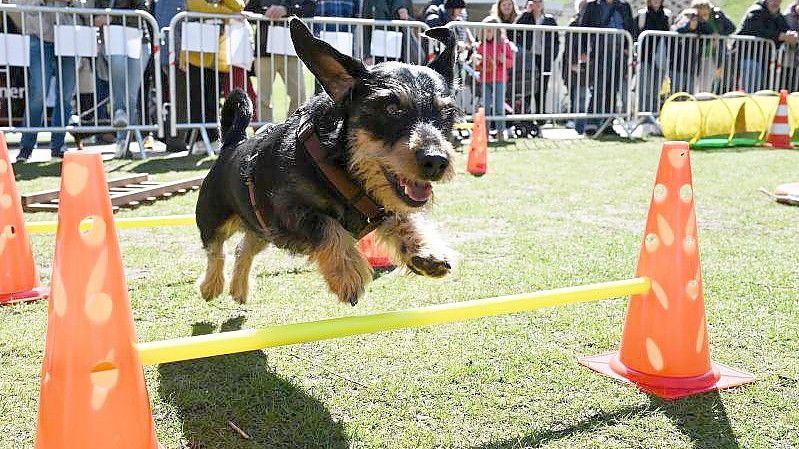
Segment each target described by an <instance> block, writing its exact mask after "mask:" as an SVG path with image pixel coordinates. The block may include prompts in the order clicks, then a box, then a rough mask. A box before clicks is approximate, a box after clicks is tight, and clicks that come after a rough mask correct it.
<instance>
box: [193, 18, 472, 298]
mask: <svg viewBox="0 0 799 449" xmlns="http://www.w3.org/2000/svg"><path fill="white" fill-rule="evenodd" d="M290 27H291V34H292V40H293V41H294V47H295V49H296V51H297V54H298V56H299V57H300V58H301V59H302V61H303V62H304V63H305V65H306V66H307V67H308V68H309V69H310V70H311V71H312V72H313V73H314V75H315V76H316V78H317V80H318V81H319V82H320V83H321V84H322V86H323V87H324V89H325V91H326V94H321V95H317V96H315V97H314V98H312V99H310V100H309V101H308V102H307V103H306V104H305V105H303V106H302V107H301V108H300V110H298V111H297V112H295V113H294V114H292V115H291V116H290V117H288V118H287V119H286V121H285V122H284V123H282V124H278V125H273V126H270V127H268V128H267V129H266V130H265V131H264V132H261V133H259V134H257V135H256V136H255V137H253V138H250V139H246V136H245V129H246V127H247V126H248V125H249V117H251V115H252V106H251V104H250V101H249V99H248V98H247V96H246V95H245V94H244V93H243V92H241V91H234V92H232V93H231V95H230V96H229V97H228V98H227V100H226V102H225V105H224V106H223V108H222V114H221V128H222V134H223V147H222V151H221V154H220V156H219V159H218V160H217V161H216V163H215V164H214V166H213V168H212V169H211V171H210V172H209V174H208V176H207V177H206V178H205V181H204V182H203V186H202V189H201V190H200V195H199V200H198V203H197V211H196V214H197V225H198V227H199V229H200V237H201V239H202V243H203V247H204V248H205V251H206V253H207V256H208V268H207V270H206V272H205V275H204V277H203V278H202V279H201V281H200V292H201V294H202V296H203V297H204V298H205V299H207V300H210V299H212V298H214V297H216V296H219V295H220V294H221V293H222V291H223V289H224V283H225V281H224V274H223V268H224V252H223V244H224V242H225V240H227V239H228V238H229V237H230V236H231V235H232V234H233V233H234V232H236V231H243V232H244V233H245V235H244V238H243V239H242V241H241V243H240V244H239V246H238V248H237V250H236V262H235V268H234V273H233V279H232V281H231V284H230V294H231V296H233V298H234V299H235V300H237V301H239V302H244V301H245V300H246V299H247V296H248V292H249V282H248V279H249V272H250V268H251V265H252V260H253V257H254V256H255V255H256V254H257V253H258V252H260V251H261V250H262V249H263V248H264V247H265V246H266V245H267V244H268V243H272V244H274V245H276V246H278V247H280V248H284V249H287V250H289V251H291V252H293V253H300V254H305V255H308V256H309V257H310V259H311V260H313V261H314V262H316V264H317V265H318V266H319V270H320V271H321V273H322V275H323V276H324V278H325V280H326V281H327V284H328V286H329V287H330V290H331V291H332V292H333V293H335V294H336V295H337V296H338V298H339V300H340V301H343V302H349V303H351V304H352V305H355V304H356V303H357V301H358V298H360V297H361V296H362V295H363V293H364V287H365V285H366V284H367V283H368V282H369V281H370V280H371V278H372V272H371V267H370V266H369V264H368V263H367V262H366V260H365V259H364V258H363V257H362V256H361V255H360V253H359V251H358V249H357V247H356V240H355V238H354V237H353V233H354V232H357V231H356V230H357V229H362V228H363V227H364V226H366V224H367V223H366V222H365V220H364V218H363V217H362V216H361V215H360V214H359V213H357V212H356V211H353V210H352V209H350V208H349V207H347V205H346V204H345V203H344V202H342V200H341V198H340V197H339V196H338V195H337V194H336V192H334V191H331V190H330V189H329V188H328V186H327V185H326V184H325V182H324V181H320V175H319V174H318V173H317V169H316V168H315V166H314V165H313V162H312V161H311V159H310V158H309V157H308V156H307V155H306V154H305V152H304V149H303V146H302V143H301V142H298V141H297V129H298V128H299V126H300V121H301V119H302V117H310V120H311V121H312V122H313V125H314V129H315V131H316V134H317V135H318V137H319V141H320V142H321V145H322V147H323V148H325V149H326V150H327V153H328V154H329V155H330V160H329V161H328V162H330V163H332V164H335V165H337V166H339V167H341V168H342V169H344V170H346V171H347V172H348V173H349V174H350V176H351V178H352V179H353V180H354V181H355V182H357V183H359V184H360V185H361V186H363V188H364V189H365V190H366V191H367V192H368V194H369V195H370V196H371V197H372V198H373V199H374V200H375V202H377V203H379V204H380V205H381V206H382V207H383V208H384V209H385V211H386V212H387V214H388V218H387V219H386V220H385V221H384V222H383V223H382V224H381V225H380V227H379V228H378V229H377V232H378V237H379V238H380V240H382V241H383V242H385V243H386V244H387V245H388V246H389V248H390V249H391V251H392V252H393V254H394V257H395V261H396V262H398V263H401V264H404V265H406V266H407V267H408V268H409V269H410V270H412V271H413V272H415V273H418V274H421V275H425V276H432V277H440V276H444V275H446V274H447V273H449V271H450V269H451V256H450V252H449V251H448V250H447V249H446V248H445V247H444V246H443V245H442V244H441V243H440V239H439V237H438V236H437V235H435V233H434V232H433V231H432V230H431V227H430V226H429V225H428V224H426V223H425V220H424V218H423V216H422V213H421V212H422V211H423V210H424V209H425V208H426V206H427V205H428V204H429V202H430V199H431V198H430V195H432V192H431V189H432V187H431V184H430V183H431V182H436V181H447V180H449V179H451V178H452V176H453V174H454V170H453V168H452V164H451V161H452V157H453V149H452V145H451V144H450V142H449V139H448V136H450V135H451V131H452V126H453V124H454V121H455V119H456V109H455V107H454V99H453V95H454V92H455V87H454V85H455V78H454V73H453V66H454V56H453V55H454V45H455V37H454V35H453V34H452V32H451V31H450V30H447V29H443V28H439V29H433V30H428V32H427V35H428V36H429V37H432V38H434V39H437V40H439V41H441V42H443V43H444V44H445V49H444V51H443V52H442V53H441V54H440V55H439V56H438V57H437V58H436V59H435V60H434V61H433V62H432V63H430V64H429V66H427V67H424V66H412V65H408V64H402V63H395V62H389V63H383V64H378V65H376V66H374V67H372V68H371V69H367V68H366V67H365V66H364V65H363V64H361V62H360V61H356V60H354V59H352V58H350V57H348V56H345V55H342V54H341V53H339V52H337V51H336V50H335V49H333V48H332V47H331V46H330V45H328V44H326V43H325V42H323V41H320V40H318V39H315V38H313V36H312V35H311V34H310V32H309V31H308V29H307V28H306V27H305V25H303V24H302V22H301V21H299V20H298V19H294V20H292V21H291V25H290ZM248 182H252V183H253V186H254V191H255V193H256V199H255V202H256V207H257V208H258V210H259V211H260V212H261V214H262V216H263V218H264V220H265V221H266V229H263V228H262V227H261V226H260V224H259V221H258V219H257V217H256V213H255V211H254V209H253V207H252V205H251V203H250V198H249V190H248V186H247V183H248ZM348 230H349V231H348Z"/></svg>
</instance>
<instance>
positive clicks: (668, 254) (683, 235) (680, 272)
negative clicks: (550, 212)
mask: <svg viewBox="0 0 799 449" xmlns="http://www.w3.org/2000/svg"><path fill="white" fill-rule="evenodd" d="M636 276H645V277H648V278H649V279H650V280H651V282H652V289H651V290H650V292H649V293H648V294H645V295H635V296H633V297H631V298H630V303H629V306H628V310H627V322H626V323H625V326H624V335H623V336H622V341H621V349H620V351H619V352H614V353H611V354H605V355H600V356H595V357H587V358H584V359H581V360H580V363H581V364H583V365H585V366H587V367H589V368H591V369H593V370H595V371H599V372H600V373H602V374H605V375H607V376H610V377H613V378H616V379H619V380H623V381H627V382H632V383H635V384H637V385H638V387H639V388H641V389H642V390H644V391H646V392H648V393H651V394H655V395H657V396H660V397H661V398H665V399H676V398H680V397H683V396H689V395H692V394H697V393H703V392H706V391H711V390H717V389H721V388H728V387H733V386H737V385H741V384H744V383H749V382H753V381H754V380H755V379H754V377H753V376H752V375H751V374H747V373H743V372H740V371H736V370H734V369H732V368H728V367H726V366H724V365H721V364H717V363H713V362H711V360H710V352H709V349H708V335H707V321H706V319H705V306H704V302H703V298H702V274H701V272H700V267H699V242H698V240H697V230H696V215H695V213H694V196H693V187H692V182H691V161H690V154H689V151H688V144H687V143H686V142H666V143H665V144H664V145H663V151H662V153H661V156H660V166H659V167H658V174H657V178H656V181H655V189H654V194H653V196H652V202H651V205H650V207H649V217H648V218H647V222H646V231H645V234H644V241H643V244H642V246H641V252H640V255H639V259H638V269H637V270H636Z"/></svg>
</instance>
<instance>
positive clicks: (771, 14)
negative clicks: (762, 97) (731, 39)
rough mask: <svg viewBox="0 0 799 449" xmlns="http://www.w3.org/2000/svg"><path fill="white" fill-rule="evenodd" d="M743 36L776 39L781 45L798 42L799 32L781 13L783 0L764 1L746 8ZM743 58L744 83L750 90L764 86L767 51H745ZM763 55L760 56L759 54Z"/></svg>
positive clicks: (775, 41)
mask: <svg viewBox="0 0 799 449" xmlns="http://www.w3.org/2000/svg"><path fill="white" fill-rule="evenodd" d="M738 34H739V35H741V36H755V37H760V38H763V39H770V40H772V41H774V43H775V44H776V45H777V48H779V46H780V45H781V44H782V43H783V42H785V43H788V44H795V43H796V42H797V41H798V40H799V35H797V32H796V31H792V30H790V29H789V28H788V23H787V22H786V21H785V16H783V15H782V13H781V12H780V0H761V1H759V2H757V3H755V4H754V5H752V7H750V8H749V10H748V11H746V16H744V19H743V21H742V22H741V30H740V31H738ZM741 53H743V55H742V58H741V84H742V85H743V87H744V89H745V90H746V91H747V92H749V93H752V92H757V91H758V90H760V89H762V88H763V87H764V86H763V80H764V76H763V73H764V72H765V71H766V70H767V69H768V61H767V60H766V59H765V58H766V57H768V52H766V51H759V52H758V51H745V52H741ZM758 56H760V57H758Z"/></svg>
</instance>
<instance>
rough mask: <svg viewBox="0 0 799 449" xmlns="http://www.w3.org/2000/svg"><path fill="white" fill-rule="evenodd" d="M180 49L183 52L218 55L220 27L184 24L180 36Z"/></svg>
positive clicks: (196, 23)
mask: <svg viewBox="0 0 799 449" xmlns="http://www.w3.org/2000/svg"><path fill="white" fill-rule="evenodd" d="M180 48H181V50H183V51H198V52H203V53H216V52H217V51H218V50H219V25H214V24H211V23H200V22H188V23H184V24H183V28H181V34H180Z"/></svg>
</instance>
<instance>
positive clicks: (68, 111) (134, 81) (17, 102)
mask: <svg viewBox="0 0 799 449" xmlns="http://www.w3.org/2000/svg"><path fill="white" fill-rule="evenodd" d="M0 18H2V25H1V26H2V28H1V29H0V31H1V33H0V84H2V85H1V86H0V89H2V92H3V93H5V95H4V96H2V101H0V130H6V131H21V132H23V136H22V141H21V148H22V150H23V154H24V153H25V152H26V151H29V150H32V149H33V147H35V146H36V145H37V133H38V132H42V131H46V132H51V133H53V135H52V136H51V143H50V144H51V148H52V149H53V151H54V153H55V152H60V151H61V146H62V145H63V141H64V132H66V131H70V132H71V133H73V134H74V135H76V136H85V135H90V134H99V133H117V134H116V141H117V142H118V147H119V148H120V150H122V151H125V152H126V151H127V148H128V147H127V145H128V143H129V141H130V138H131V134H133V135H134V136H135V137H136V139H137V140H138V142H139V144H140V148H143V145H142V132H156V133H158V132H160V131H161V130H162V129H163V127H162V122H163V119H162V116H161V108H160V105H161V97H160V91H161V89H160V87H161V77H160V73H158V72H156V73H155V74H154V75H153V76H147V75H148V73H147V72H146V68H147V63H148V61H149V60H150V57H151V56H153V55H154V56H156V57H157V56H158V53H159V45H158V41H159V36H160V32H159V29H158V26H157V24H156V22H155V19H153V17H152V16H151V15H149V14H147V13H146V12H143V11H136V10H108V9H106V10H103V9H88V8H71V7H70V8H56V7H45V6H36V7H33V6H17V5H7V4H2V5H0ZM151 91H152V92H153V95H151V94H150V92H151ZM141 154H142V155H144V154H145V153H144V152H143V151H142V152H141Z"/></svg>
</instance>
